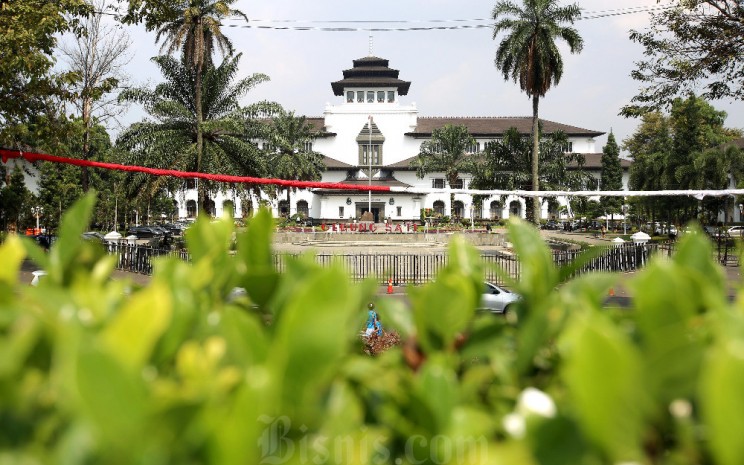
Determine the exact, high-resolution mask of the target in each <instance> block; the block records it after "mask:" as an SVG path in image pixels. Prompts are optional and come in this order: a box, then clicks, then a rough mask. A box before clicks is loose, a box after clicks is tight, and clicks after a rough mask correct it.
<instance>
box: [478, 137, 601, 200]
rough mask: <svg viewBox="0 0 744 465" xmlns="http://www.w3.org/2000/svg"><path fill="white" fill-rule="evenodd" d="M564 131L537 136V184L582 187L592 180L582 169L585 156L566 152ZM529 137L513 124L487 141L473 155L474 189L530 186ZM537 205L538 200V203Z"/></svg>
mask: <svg viewBox="0 0 744 465" xmlns="http://www.w3.org/2000/svg"><path fill="white" fill-rule="evenodd" d="M567 145H568V138H567V137H566V134H565V133H563V132H561V131H558V132H555V133H552V134H545V135H542V137H541V138H540V167H541V169H540V185H541V186H544V187H545V188H546V189H549V190H564V189H572V190H576V189H582V188H585V187H586V186H587V184H589V183H590V182H591V180H592V178H591V175H590V174H589V173H587V172H586V171H584V170H583V169H582V168H583V166H584V162H585V159H584V156H583V155H581V154H578V153H566V151H565V148H566V146H567ZM531 167H532V140H531V138H530V137H527V136H525V135H523V134H520V133H519V131H517V129H515V128H510V129H509V130H507V131H506V133H504V137H503V138H502V139H501V140H496V141H492V142H489V143H488V144H486V146H485V149H484V150H483V152H482V153H481V154H480V155H479V156H477V157H474V163H473V165H472V168H471V171H472V173H473V180H472V181H471V182H470V186H471V187H472V188H474V189H506V190H512V189H519V190H529V187H530V183H531V181H532V173H531ZM538 207H539V204H538Z"/></svg>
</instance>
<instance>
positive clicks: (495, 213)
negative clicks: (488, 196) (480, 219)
mask: <svg viewBox="0 0 744 465" xmlns="http://www.w3.org/2000/svg"><path fill="white" fill-rule="evenodd" d="M503 209H504V207H503V206H501V202H499V201H498V200H494V201H493V202H491V206H490V209H489V212H490V218H491V219H492V220H498V219H499V218H501V213H502V211H503Z"/></svg>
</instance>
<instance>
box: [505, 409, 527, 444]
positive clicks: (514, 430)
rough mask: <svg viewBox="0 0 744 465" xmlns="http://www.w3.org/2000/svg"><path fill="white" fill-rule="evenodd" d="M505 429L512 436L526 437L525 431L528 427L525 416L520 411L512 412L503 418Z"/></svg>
mask: <svg viewBox="0 0 744 465" xmlns="http://www.w3.org/2000/svg"><path fill="white" fill-rule="evenodd" d="M502 423H503V425H504V429H505V430H506V432H507V433H509V434H510V435H511V436H512V437H514V438H517V439H521V438H523V437H524V433H525V431H526V429H527V425H526V424H525V421H524V417H523V416H522V415H520V414H518V413H510V414H508V415H506V416H505V417H504V419H503V420H502Z"/></svg>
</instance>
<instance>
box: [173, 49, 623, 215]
mask: <svg viewBox="0 0 744 465" xmlns="http://www.w3.org/2000/svg"><path fill="white" fill-rule="evenodd" d="M398 73H399V72H398V70H395V69H391V68H390V67H389V66H388V60H385V59H383V58H378V57H372V56H370V57H366V58H361V59H358V60H354V61H353V67H352V68H351V69H347V70H344V71H343V79H341V80H340V81H336V82H332V83H331V88H332V90H333V93H334V95H335V96H337V97H338V100H339V101H338V103H337V104H334V105H331V104H328V105H327V106H326V108H325V111H324V112H323V116H322V117H312V118H308V121H310V122H311V123H312V124H313V125H314V127H315V128H316V129H317V131H318V133H319V137H318V138H317V139H316V140H315V141H314V146H313V150H314V151H316V152H319V153H322V154H323V155H324V160H325V164H326V170H325V172H324V173H323V179H322V181H323V182H329V183H343V184H359V185H368V184H370V183H371V184H373V185H387V186H398V187H408V186H410V187H414V188H415V187H426V188H445V187H448V186H446V181H445V179H444V175H443V174H442V173H430V174H427V175H426V177H425V178H423V179H419V178H418V177H417V176H416V171H415V169H414V168H412V167H411V161H412V160H413V159H414V158H415V157H416V156H417V155H418V153H419V149H420V147H421V143H422V142H424V141H426V140H428V139H430V138H431V135H432V131H433V130H435V129H437V128H441V127H443V126H445V125H447V124H451V125H464V126H465V127H467V128H468V130H469V132H470V134H471V135H472V136H473V137H474V138H475V140H476V143H475V144H474V145H473V146H472V147H471V151H472V153H478V152H480V151H481V150H482V149H483V148H484V146H485V144H486V143H488V142H490V141H493V140H496V139H499V138H501V137H503V135H504V133H505V132H506V131H507V130H508V129H510V128H512V127H514V128H516V129H517V130H519V131H520V133H523V134H530V132H531V126H532V118H531V117H521V118H507V117H456V118H453V117H420V116H419V112H418V109H417V107H416V105H415V104H407V103H404V102H403V101H401V100H402V98H403V97H405V96H407V95H408V91H409V88H410V86H411V83H410V82H407V81H403V80H401V79H399V77H398ZM541 122H542V125H543V130H544V131H545V132H546V133H551V132H555V131H558V130H560V131H563V132H565V133H566V135H567V136H568V140H569V143H570V146H569V150H571V151H573V152H576V153H581V154H584V156H585V158H586V164H585V165H584V169H585V170H588V171H589V172H591V173H593V174H594V175H596V176H597V177H599V170H600V167H601V163H600V161H601V156H602V154H601V152H599V153H598V152H597V149H596V147H595V138H596V137H598V136H601V135H603V134H604V133H603V132H600V131H593V130H589V129H582V128H578V127H574V126H570V125H566V124H562V123H556V122H552V121H547V120H541ZM370 157H371V158H370ZM622 164H623V168H624V175H623V186H624V189H627V176H628V175H627V171H628V167H629V162H628V161H625V160H623V161H622ZM370 167H371V172H372V180H371V181H370V180H369V177H368V175H369V172H370ZM469 183H470V177H469V175H468V174H467V173H463V174H462V179H461V182H460V183H458V184H459V185H456V186H450V187H452V188H463V189H467V188H468V187H469ZM414 190H415V189H414ZM371 197H372V198H371V202H370V198H369V195H368V193H367V192H361V191H359V192H354V191H343V190H335V189H312V190H298V191H296V192H292V193H291V194H290V202H289V205H287V201H286V195H280V196H279V198H278V199H276V200H274V201H273V203H272V207H273V210H274V214H275V215H293V214H295V213H301V214H303V215H305V216H306V217H310V218H315V219H319V220H323V221H329V222H330V221H333V222H338V221H344V220H346V221H348V220H352V219H358V218H359V217H361V215H362V213H364V212H365V211H367V210H368V209H369V207H370V204H371V211H372V212H373V214H374V215H375V220H376V222H382V221H383V218H388V219H390V220H392V221H410V220H418V219H419V217H420V211H421V209H422V208H430V209H432V210H433V211H435V212H439V213H442V214H445V215H447V214H449V212H450V211H451V209H450V207H451V206H450V196H449V194H448V193H445V192H442V193H436V194H421V195H419V194H415V193H394V194H393V193H386V194H384V195H382V194H380V193H374V192H373V193H372V196H371ZM502 200H503V199H502V198H500V197H497V196H494V197H492V198H488V199H486V200H485V201H484V202H482V203H478V204H474V203H473V198H472V196H470V195H467V194H457V195H456V196H455V199H454V202H455V204H454V210H455V214H456V215H457V216H460V217H463V218H470V217H471V216H472V217H474V218H490V219H496V218H508V217H509V216H512V215H518V216H523V215H524V213H525V201H524V199H523V198H520V197H517V196H509V197H508V198H507V199H506V200H505V201H502ZM176 201H177V203H178V207H179V216H181V217H189V216H194V214H195V213H196V192H195V190H193V189H192V190H189V191H186V192H184V193H183V194H182V195H180V196H178V198H177V199H176ZM257 201H258V199H253V200H251V204H250V205H241V201H240V199H239V198H235V196H231V195H221V194H218V195H217V196H216V197H215V211H214V212H213V213H214V214H216V215H218V216H219V215H221V214H222V213H223V211H224V209H225V208H226V207H227V206H228V205H229V206H230V208H234V211H235V213H236V216H245V215H248V214H249V213H250V212H251V211H252V210H253V209H254V208H255V204H256V203H257ZM559 202H560V203H562V204H565V199H559ZM557 216H558V214H557V212H554V211H548V206H547V203H545V202H543V211H542V217H543V218H548V217H557Z"/></svg>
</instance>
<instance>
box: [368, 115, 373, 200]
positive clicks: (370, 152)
mask: <svg viewBox="0 0 744 465" xmlns="http://www.w3.org/2000/svg"><path fill="white" fill-rule="evenodd" d="M372 121H373V120H372V115H369V149H368V150H367V161H369V176H368V177H367V184H368V185H369V186H370V187H372ZM368 193H369V204H368V205H367V208H368V209H369V212H370V213H372V189H370V190H369V191H368Z"/></svg>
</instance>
